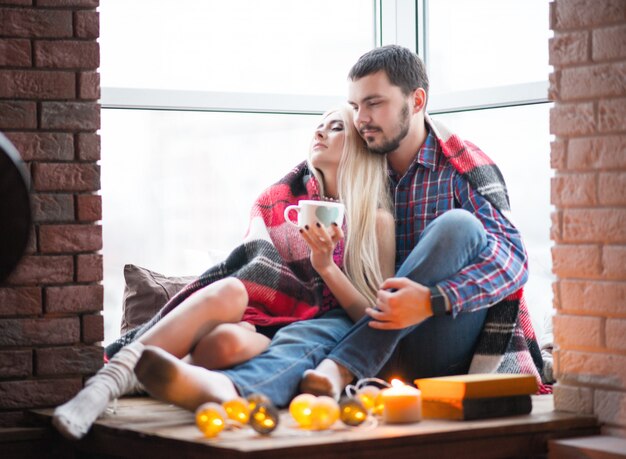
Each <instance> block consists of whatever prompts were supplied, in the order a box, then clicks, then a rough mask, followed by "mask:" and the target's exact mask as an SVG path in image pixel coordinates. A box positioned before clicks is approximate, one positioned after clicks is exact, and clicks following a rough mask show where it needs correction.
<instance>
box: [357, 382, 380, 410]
mask: <svg viewBox="0 0 626 459" xmlns="http://www.w3.org/2000/svg"><path fill="white" fill-rule="evenodd" d="M379 393H380V389H379V388H378V387H376V386H364V387H362V388H360V389H359V390H358V391H357V393H356V398H358V399H359V400H361V402H362V403H363V406H365V408H366V409H367V410H368V411H371V410H372V409H373V408H374V406H375V404H376V396H377V395H378V394H379Z"/></svg>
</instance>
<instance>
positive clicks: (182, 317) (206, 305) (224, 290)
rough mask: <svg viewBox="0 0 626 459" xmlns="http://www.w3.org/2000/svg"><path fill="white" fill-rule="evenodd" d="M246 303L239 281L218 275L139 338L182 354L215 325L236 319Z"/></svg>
mask: <svg viewBox="0 0 626 459" xmlns="http://www.w3.org/2000/svg"><path fill="white" fill-rule="evenodd" d="M247 305H248V293H247V291H246V288H245V286H244V285H243V283H242V282H241V281H240V280H239V279H235V278H232V277H229V278H226V279H222V280H219V281H217V282H215V283H213V284H211V285H208V286H207V287H205V288H203V289H201V290H198V291H197V292H195V293H194V294H192V295H191V296H190V297H189V298H187V299H186V300H185V301H183V302H182V303H181V304H180V305H178V306H177V307H176V308H175V309H174V310H173V311H172V312H170V313H169V314H168V315H166V316H165V317H164V318H163V319H161V320H160V321H159V322H157V323H156V325H154V327H152V328H151V329H150V330H148V331H147V332H146V334H145V335H143V336H142V337H141V338H139V341H141V342H142V343H143V344H145V345H147V346H148V345H149V346H157V347H160V348H161V349H165V350H166V351H167V352H169V353H170V354H172V355H174V356H176V357H178V358H183V357H184V356H185V355H187V354H188V353H189V352H191V351H192V350H193V348H194V347H195V346H196V344H197V343H198V342H199V341H200V340H201V339H202V338H203V337H204V336H206V335H207V334H209V333H210V332H211V331H213V330H214V329H215V328H216V327H217V326H218V325H220V324H223V323H233V322H235V323H236V322H239V321H240V320H241V317H242V315H243V312H244V310H245V308H246V306H247Z"/></svg>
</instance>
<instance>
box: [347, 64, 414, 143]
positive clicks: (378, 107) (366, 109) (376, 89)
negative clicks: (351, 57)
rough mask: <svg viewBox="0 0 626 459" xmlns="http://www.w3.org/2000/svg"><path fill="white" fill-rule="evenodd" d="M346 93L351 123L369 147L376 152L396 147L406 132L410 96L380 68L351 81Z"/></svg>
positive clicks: (409, 110)
mask: <svg viewBox="0 0 626 459" xmlns="http://www.w3.org/2000/svg"><path fill="white" fill-rule="evenodd" d="M348 93H349V95H348V103H349V104H350V105H351V106H352V108H353V109H354V125H355V127H356V129H357V130H358V131H359V133H360V134H361V137H363V139H364V140H365V143H367V146H368V147H369V149H370V150H371V151H373V152H374V153H378V154H387V153H391V152H393V151H395V150H397V149H398V147H399V145H400V142H401V141H402V140H403V139H404V138H405V137H406V135H407V133H408V132H409V127H410V121H411V109H410V107H409V100H410V98H409V97H407V96H405V95H404V94H402V90H401V89H400V88H399V87H398V86H394V85H392V84H391V83H390V82H389V78H388V77H387V74H386V73H385V72H384V71H383V70H381V71H379V72H376V73H373V74H371V75H367V76H364V77H363V78H359V79H358V80H355V81H352V82H350V87H349V91H348Z"/></svg>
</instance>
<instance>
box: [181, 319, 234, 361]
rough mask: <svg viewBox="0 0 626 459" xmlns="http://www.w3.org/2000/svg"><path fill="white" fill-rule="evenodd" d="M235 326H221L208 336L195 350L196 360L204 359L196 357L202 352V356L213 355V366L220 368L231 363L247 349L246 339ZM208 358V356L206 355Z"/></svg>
mask: <svg viewBox="0 0 626 459" xmlns="http://www.w3.org/2000/svg"><path fill="white" fill-rule="evenodd" d="M236 327H239V325H235V324H221V325H218V326H217V327H215V329H214V330H213V331H212V332H211V333H210V334H209V335H207V336H206V337H205V338H204V339H203V340H202V341H203V342H202V343H201V345H200V346H196V349H194V353H193V354H194V355H193V356H192V357H193V358H194V360H200V359H201V358H202V357H201V356H199V355H195V354H196V353H198V352H200V353H202V354H207V355H211V357H212V359H214V362H213V366H215V367H220V366H222V365H221V363H222V362H230V361H231V360H232V359H233V358H234V356H237V355H239V354H240V353H241V352H242V351H244V350H245V348H246V342H245V339H244V338H243V337H242V336H241V333H239V332H240V330H238V329H237V328H236ZM205 357H206V355H205Z"/></svg>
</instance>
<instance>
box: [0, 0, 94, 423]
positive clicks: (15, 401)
mask: <svg viewBox="0 0 626 459" xmlns="http://www.w3.org/2000/svg"><path fill="white" fill-rule="evenodd" d="M97 6H98V0H0V131H2V132H4V133H5V134H6V135H7V137H9V139H10V140H11V141H12V142H13V143H14V144H15V146H16V147H17V149H18V150H19V151H20V153H21V154H22V157H23V159H24V160H25V161H26V162H27V165H28V167H29V170H30V173H31V176H32V189H33V194H32V198H33V205H32V207H33V216H34V227H33V230H32V233H31V240H30V244H29V248H28V253H27V254H26V256H25V257H24V258H23V260H22V261H21V263H20V265H19V266H18V267H17V269H16V270H15V272H14V273H13V274H12V275H11V276H10V277H9V279H8V280H7V281H6V282H5V283H4V284H0V426H15V425H19V424H21V423H22V422H23V421H24V416H23V414H24V411H25V410H26V409H29V408H34V407H46V406H52V405H56V404H59V403H61V402H63V401H65V400H67V399H69V398H70V397H71V396H72V395H73V394H75V393H76V392H77V391H78V390H79V389H80V387H81V386H82V384H83V382H84V378H85V376H87V375H90V374H93V373H94V372H95V371H97V370H98V368H99V367H100V366H101V365H102V348H101V346H100V343H99V341H101V340H102V339H103V320H102V315H101V311H102V305H103V291H102V285H101V280H102V256H101V254H100V253H99V251H100V250H101V249H102V227H101V226H100V224H99V223H98V221H99V220H100V219H101V200H100V196H99V195H97V194H96V193H97V192H98V191H99V189H100V168H99V166H98V164H97V161H98V160H99V158H100V138H99V136H98V134H97V133H96V131H97V130H98V129H99V128H100V106H99V105H98V101H97V99H98V98H99V97H100V78H99V74H98V73H97V68H98V66H99V64H100V62H99V61H100V51H99V47H98V43H97V42H96V39H97V38H98V35H99V18H98V13H97V12H96V10H95V9H96V8H97ZM0 199H3V197H0Z"/></svg>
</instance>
